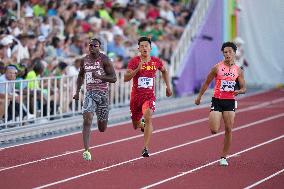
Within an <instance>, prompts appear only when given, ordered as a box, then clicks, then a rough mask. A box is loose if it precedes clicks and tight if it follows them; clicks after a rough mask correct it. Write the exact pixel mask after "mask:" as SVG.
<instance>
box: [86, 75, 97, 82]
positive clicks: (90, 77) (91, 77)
mask: <svg viewBox="0 0 284 189" xmlns="http://www.w3.org/2000/svg"><path fill="white" fill-rule="evenodd" d="M86 82H87V84H89V83H94V82H95V80H94V78H93V76H92V72H87V73H86Z"/></svg>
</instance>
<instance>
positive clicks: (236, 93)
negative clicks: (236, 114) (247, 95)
mask: <svg viewBox="0 0 284 189" xmlns="http://www.w3.org/2000/svg"><path fill="white" fill-rule="evenodd" d="M239 94H242V91H241V90H235V91H234V95H235V96H238V95H239Z"/></svg>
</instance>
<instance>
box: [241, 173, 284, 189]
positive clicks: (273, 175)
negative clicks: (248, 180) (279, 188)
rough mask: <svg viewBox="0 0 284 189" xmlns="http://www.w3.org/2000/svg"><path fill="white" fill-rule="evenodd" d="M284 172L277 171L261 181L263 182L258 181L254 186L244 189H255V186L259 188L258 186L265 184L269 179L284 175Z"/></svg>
mask: <svg viewBox="0 0 284 189" xmlns="http://www.w3.org/2000/svg"><path fill="white" fill-rule="evenodd" d="M283 172H284V169H282V170H280V171H277V172H276V173H274V174H272V175H270V176H268V177H265V178H264V179H261V180H259V181H257V182H256V183H253V184H252V185H249V186H247V187H245V188H244V189H250V188H253V187H255V186H257V185H259V184H261V183H263V182H265V181H267V180H269V179H271V178H273V177H275V176H277V175H279V174H281V173H283Z"/></svg>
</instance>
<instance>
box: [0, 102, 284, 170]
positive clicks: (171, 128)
mask: <svg viewBox="0 0 284 189" xmlns="http://www.w3.org/2000/svg"><path fill="white" fill-rule="evenodd" d="M280 101H284V98H280V99H276V100H274V101H268V102H264V103H261V104H258V105H254V106H249V107H247V108H243V109H240V110H238V111H237V112H236V113H241V112H246V111H251V110H255V109H260V108H262V107H266V106H268V105H270V104H273V103H278V102H280ZM207 120H208V117H206V118H202V119H198V120H195V121H190V122H186V123H183V124H179V125H175V126H172V127H167V128H163V129H157V130H155V131H153V134H155V133H160V132H164V131H169V130H173V129H177V128H182V127H187V126H190V125H194V124H197V123H201V122H204V121H207ZM140 137H144V135H143V134H140V135H135V136H132V137H127V138H123V139H119V140H115V141H111V142H107V143H104V144H99V145H95V146H91V147H90V149H93V148H99V147H103V146H108V145H111V144H116V143H120V142H125V141H129V140H133V139H136V138H140ZM83 150H84V149H79V150H74V151H69V152H65V153H63V154H59V155H54V156H50V157H46V158H42V159H39V160H34V161H30V162H26V163H22V164H18V165H14V166H10V167H5V168H2V169H0V172H2V171H6V170H9V169H14V168H18V167H22V166H26V165H31V164H34V163H38V162H42V161H46V160H50V159H55V158H58V157H62V156H66V155H70V154H74V153H79V152H83Z"/></svg>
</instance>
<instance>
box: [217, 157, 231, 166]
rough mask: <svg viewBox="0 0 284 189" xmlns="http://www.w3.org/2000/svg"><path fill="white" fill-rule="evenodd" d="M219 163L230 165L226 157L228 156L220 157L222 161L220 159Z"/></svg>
mask: <svg viewBox="0 0 284 189" xmlns="http://www.w3.org/2000/svg"><path fill="white" fill-rule="evenodd" d="M219 165H221V166H228V165H229V163H228V162H227V159H226V158H224V157H222V158H221V159H220V161H219Z"/></svg>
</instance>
